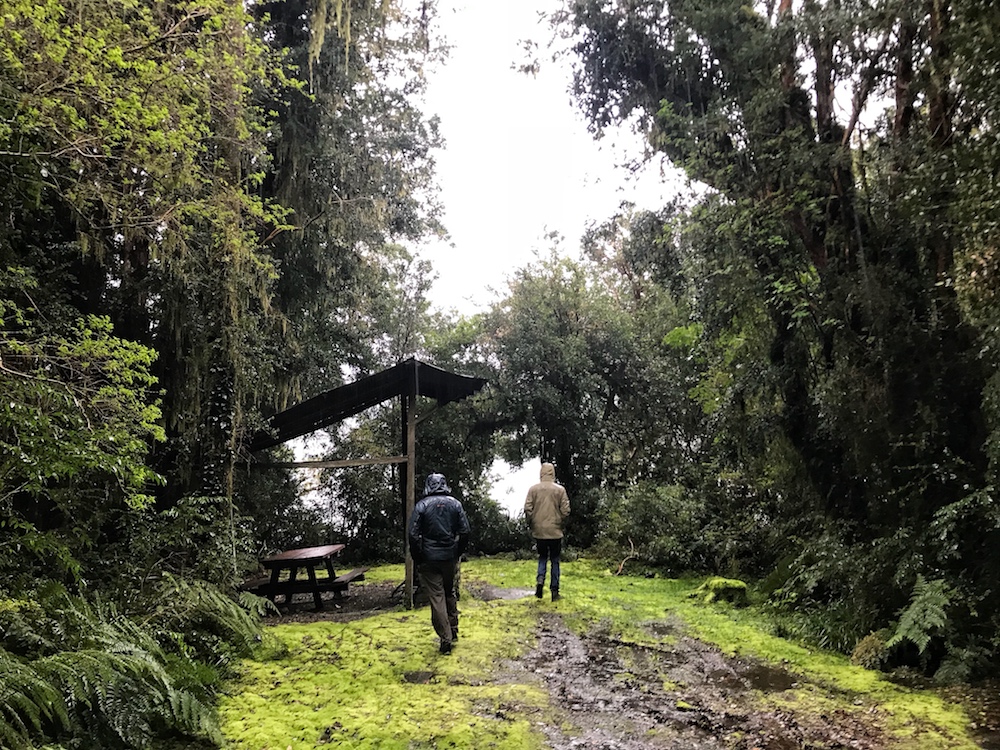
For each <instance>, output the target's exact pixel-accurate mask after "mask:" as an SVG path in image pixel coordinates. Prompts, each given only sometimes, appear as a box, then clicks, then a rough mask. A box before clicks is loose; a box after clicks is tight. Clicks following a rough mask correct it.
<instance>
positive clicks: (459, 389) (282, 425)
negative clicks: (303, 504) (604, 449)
mask: <svg viewBox="0 0 1000 750" xmlns="http://www.w3.org/2000/svg"><path fill="white" fill-rule="evenodd" d="M484 385H486V381H485V380H484V379H483V378H475V377H470V376H468V375H458V374H456V373H453V372H448V371H447V370H442V369H441V368H439V367H434V366H433V365H429V364H427V363H426V362H421V361H420V360H417V359H414V358H412V357H411V358H410V359H407V360H404V361H403V362H400V363H399V364H397V365H395V366H393V367H390V368H389V369H388V370H383V371H382V372H378V373H375V374H374V375H369V376H367V377H364V378H361V379H360V380H356V381H354V382H353V383H348V384H347V385H342V386H340V387H339V388H333V389H332V390H329V391H326V392H325V393H321V394H319V395H318V396H313V397H312V398H310V399H307V400H306V401H303V402H301V403H299V404H296V405H295V406H292V407H290V408H288V409H285V410H284V411H282V412H278V413H277V414H275V415H274V416H272V417H271V418H270V419H269V420H268V427H267V429H266V430H264V431H262V432H260V433H259V434H257V435H256V436H255V437H254V439H253V440H252V441H251V443H250V450H251V451H259V450H264V449H265V448H271V447H274V446H275V445H280V444H281V443H284V442H287V441H288V440H293V439H295V438H297V437H302V436H303V435H308V434H309V433H310V432H313V431H315V430H319V429H322V428H324V427H328V426H330V425H332V424H334V423H336V422H340V421H342V420H344V419H347V418H348V417H352V416H354V415H355V414H360V413H361V412H363V411H364V410H365V409H368V408H370V407H372V406H375V405H376V404H380V403H382V402H383V401H388V400H389V399H390V398H395V397H398V398H399V400H400V407H401V413H402V420H401V421H402V425H401V432H402V440H401V448H402V451H403V452H402V453H401V454H400V455H397V456H373V457H371V458H365V459H359V460H353V461H295V462H287V463H279V464H269V465H270V466H275V467H279V468H317V469H326V468H338V467H348V466H364V465H371V464H404V465H405V466H406V470H405V472H404V480H403V482H402V489H401V491H402V494H403V508H404V516H403V539H404V541H403V545H404V550H405V559H406V584H405V585H406V602H407V605H409V606H412V604H413V558H412V557H411V556H410V549H409V543H408V541H407V538H406V537H407V534H406V529H407V528H408V527H409V522H410V515H411V513H412V512H413V506H414V502H415V498H416V478H415V471H416V437H417V424H418V423H419V422H420V421H422V420H423V419H425V418H426V417H427V416H429V413H428V414H424V415H423V416H422V417H417V414H416V404H417V396H425V397H428V398H433V399H434V400H436V401H437V405H436V406H435V409H436V408H438V407H440V406H444V405H445V404H450V403H452V402H454V401H460V400H462V399H463V398H467V397H468V396H471V395H472V394H474V393H476V392H477V391H478V390H480V389H481V388H482V387H483V386H484Z"/></svg>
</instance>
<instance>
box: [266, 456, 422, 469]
mask: <svg viewBox="0 0 1000 750" xmlns="http://www.w3.org/2000/svg"><path fill="white" fill-rule="evenodd" d="M408 460H409V459H408V458H407V457H406V456H378V457H376V458H353V459H345V460H343V461H282V462H279V463H259V464H256V466H260V467H261V468H265V469H342V468H345V467H348V466H374V465H377V464H405V463H406V462H407V461H408Z"/></svg>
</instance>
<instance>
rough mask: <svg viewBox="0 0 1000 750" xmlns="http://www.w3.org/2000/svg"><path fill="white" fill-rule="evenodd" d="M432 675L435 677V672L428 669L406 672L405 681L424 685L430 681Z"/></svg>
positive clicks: (404, 674)
mask: <svg viewBox="0 0 1000 750" xmlns="http://www.w3.org/2000/svg"><path fill="white" fill-rule="evenodd" d="M432 677H434V673H433V672H428V671H426V670H425V671H419V672H404V673H403V682H409V683H412V684H414V685H424V684H426V683H428V682H430V681H431V678H432Z"/></svg>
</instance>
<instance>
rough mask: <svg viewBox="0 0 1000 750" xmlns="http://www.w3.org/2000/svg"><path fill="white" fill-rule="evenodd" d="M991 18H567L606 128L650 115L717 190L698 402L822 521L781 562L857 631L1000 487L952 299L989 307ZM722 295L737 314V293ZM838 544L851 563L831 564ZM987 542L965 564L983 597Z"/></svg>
mask: <svg viewBox="0 0 1000 750" xmlns="http://www.w3.org/2000/svg"><path fill="white" fill-rule="evenodd" d="M980 12H984V13H985V15H982V16H981V15H979V13H980ZM994 19H995V12H994V11H992V10H991V11H988V12H987V11H985V7H984V6H983V4H982V3H976V2H970V3H966V2H931V3H926V4H912V3H893V2H827V3H820V2H816V1H813V0H810V1H808V2H804V3H802V4H800V5H797V6H793V4H792V3H791V2H786V1H784V0H782V1H781V2H778V3H768V4H755V5H750V4H745V3H742V4H741V3H739V2H735V0H734V1H731V2H729V1H724V2H717V3H711V4H707V5H706V4H705V3H699V2H694V1H693V0H692V1H690V2H689V1H686V0H681V2H670V3H666V2H656V1H653V0H650V1H643V2H610V3H609V2H599V1H598V0H593V1H592V0H582V1H581V2H578V3H575V4H574V5H573V6H572V8H571V9H569V10H567V11H566V12H565V13H563V14H560V15H559V16H558V17H557V19H556V21H557V23H558V24H559V25H560V27H561V28H562V29H563V30H564V32H565V34H566V35H567V36H568V37H569V38H570V39H571V40H572V42H573V44H574V50H575V54H576V57H577V61H578V63H577V67H576V73H575V79H574V88H575V92H576V94H577V97H578V99H579V102H580V105H581V107H582V109H583V110H584V112H585V113H586V115H587V117H588V118H589V121H590V123H591V125H592V127H593V128H594V130H595V131H600V130H601V129H602V128H604V127H606V126H607V125H609V124H611V123H613V122H620V121H625V120H627V119H629V118H632V117H635V118H637V119H638V121H639V123H640V127H641V128H643V130H644V132H645V134H646V135H647V136H648V138H649V140H650V143H651V144H652V145H653V146H654V147H655V148H656V149H658V150H659V151H661V152H662V153H663V154H664V155H665V156H666V157H667V158H669V159H670V160H671V161H672V162H673V163H674V164H675V165H677V166H679V167H682V168H683V169H685V170H686V171H687V173H688V175H689V176H690V177H691V178H692V179H694V180H697V181H699V182H701V183H703V184H705V185H706V186H708V188H709V191H708V192H707V194H706V197H705V198H704V199H703V200H702V201H701V202H700V204H699V205H698V206H697V207H696V208H695V209H694V210H692V211H691V212H689V219H688V221H687V222H686V223H687V225H688V227H689V229H688V231H689V232H693V233H696V234H695V235H691V236H697V235H700V237H701V239H700V241H699V242H698V250H699V252H700V254H701V256H702V257H703V258H704V259H705V262H706V265H705V266H704V268H705V271H706V272H707V273H706V275H704V276H703V278H705V279H706V281H705V283H704V286H703V287H702V288H700V289H699V291H698V292H697V296H698V298H699V299H700V301H701V304H700V306H699V318H698V319H697V322H698V323H699V324H701V325H702V326H703V328H702V331H703V334H704V339H703V344H702V351H703V352H704V354H705V355H706V356H707V357H708V359H707V360H706V364H708V363H711V362H714V363H716V364H715V365H714V366H712V367H710V368H706V369H705V371H704V376H703V382H702V384H701V385H700V386H699V388H698V391H697V394H698V396H699V398H700V399H701V400H702V402H703V403H705V404H706V405H709V404H711V405H712V408H713V409H714V410H715V413H716V415H717V417H716V418H717V419H718V424H719V427H720V428H724V429H721V430H720V433H719V435H720V438H721V441H722V442H723V443H724V444H728V446H729V449H728V451H727V452H726V453H725V454H722V456H720V457H723V458H724V459H725V461H726V463H727V465H728V466H729V467H731V468H733V469H737V470H739V472H740V473H741V475H743V476H745V477H747V478H748V479H749V480H750V482H751V483H752V485H753V486H755V487H756V488H757V490H758V491H760V492H763V491H769V490H773V491H777V492H779V493H781V496H782V497H783V498H784V499H783V501H782V502H783V505H784V508H785V511H786V512H785V513H783V514H782V515H783V516H784V517H785V518H788V519H800V521H801V522H802V523H804V524H806V527H805V529H804V530H805V535H804V540H803V541H798V542H796V541H792V543H791V544H789V545H788V546H787V547H786V548H785V550H786V551H789V552H792V553H795V552H796V551H797V552H799V553H801V557H800V563H799V570H800V571H801V572H802V576H801V577H800V578H799V579H798V580H799V581H800V582H805V581H812V583H811V584H808V585H809V590H808V591H807V592H806V593H807V595H808V597H812V598H814V599H816V600H825V601H838V600H842V601H845V602H848V604H847V606H848V607H849V608H851V609H852V611H853V612H854V616H855V617H856V619H855V621H854V624H855V627H856V628H858V629H859V628H860V627H863V623H866V622H867V613H870V612H876V613H878V614H877V616H876V619H881V620H882V621H883V622H884V621H891V620H892V618H893V617H894V615H895V612H896V611H897V610H898V609H900V608H902V607H903V606H904V605H905V603H906V601H907V600H908V598H909V593H910V591H909V589H910V587H911V586H912V585H914V583H915V581H916V580H917V579H916V574H917V573H918V572H921V571H922V570H923V571H924V572H925V573H926V578H927V579H928V580H931V579H935V580H936V579H938V578H939V576H938V575H937V574H938V569H937V568H938V566H940V565H942V564H944V559H945V557H947V555H943V554H942V553H944V549H943V548H941V547H939V546H938V540H937V539H936V538H935V537H934V535H933V534H929V533H928V531H929V529H930V528H931V526H932V524H934V523H935V519H938V518H940V514H942V513H947V512H948V509H950V508H954V507H957V506H956V504H958V505H962V506H963V507H967V506H968V503H969V499H970V498H971V496H970V492H972V493H975V492H977V491H978V490H980V489H985V488H987V487H991V486H992V485H993V479H992V470H991V469H990V468H989V456H988V450H987V448H988V445H989V444H990V441H989V437H988V436H989V432H988V429H987V424H988V422H987V419H992V417H990V412H991V410H992V409H991V407H989V409H987V408H984V401H983V393H984V387H985V386H986V383H987V378H988V373H989V370H988V368H986V367H984V364H985V363H984V361H983V360H982V359H981V358H980V344H979V342H978V341H977V336H976V331H975V330H974V329H973V328H972V326H970V322H972V323H974V322H976V321H974V320H973V319H972V318H969V317H967V316H965V315H963V312H962V302H963V300H962V299H961V298H960V297H959V296H958V295H957V294H956V287H957V288H959V289H962V288H965V289H969V290H970V291H971V289H972V288H973V287H976V288H977V289H978V291H977V292H976V293H973V294H972V296H971V297H969V301H970V303H971V304H974V303H972V300H973V299H975V298H976V295H978V294H980V293H983V292H985V290H986V288H987V286H988V285H986V286H984V285H982V284H980V283H972V284H969V285H967V286H966V285H965V284H964V279H963V270H962V266H961V265H960V264H957V262H956V261H958V260H961V259H962V258H963V257H965V252H966V247H967V248H968V249H969V250H972V249H973V248H974V247H979V248H981V247H982V246H983V245H982V242H983V240H984V238H985V237H988V236H990V235H989V231H990V230H989V229H987V228H986V227H983V226H982V225H981V224H978V223H973V224H972V225H971V226H969V225H965V224H964V222H966V221H969V220H970V218H971V216H972V214H971V213H969V212H967V211H966V209H967V208H968V207H970V205H971V204H970V203H969V201H970V200H971V201H973V202H978V201H979V200H980V199H981V198H983V197H985V198H986V199H987V200H988V199H990V198H991V196H992V193H991V192H986V193H983V192H978V193H977V194H976V195H977V197H976V198H973V197H972V195H973V193H972V192H966V188H967V187H971V186H973V185H977V184H982V183H981V182H980V181H981V179H982V176H983V172H982V166H981V164H982V163H983V162H981V161H979V159H980V158H985V160H986V163H991V160H992V159H995V149H994V148H993V138H992V135H991V134H987V133H988V131H991V130H992V128H991V127H990V123H991V122H992V114H993V113H992V105H991V104H989V103H988V102H989V101H990V100H989V98H988V96H985V94H987V91H988V90H990V88H991V86H992V84H986V83H985V81H984V79H983V77H982V76H981V75H979V74H978V73H976V72H973V70H972V67H973V65H972V62H971V61H972V60H973V59H976V60H977V62H976V63H975V65H976V66H979V70H982V69H983V68H982V67H981V55H983V54H986V55H987V59H992V58H991V57H990V55H991V54H992V53H990V52H988V51H987V50H988V49H991V45H989V44H987V42H986V40H987V38H988V34H989V33H990V32H989V31H988V29H990V28H991V26H990V24H991V21H992V20H994ZM987 67H988V66H987ZM844 92H848V93H849V94H850V97H851V100H850V104H849V105H848V106H846V107H840V108H838V106H836V105H837V104H838V97H841V98H842V96H843V94H844ZM973 154H975V156H973ZM973 190H975V188H973ZM978 207H979V208H980V209H981V208H982V203H978ZM972 237H975V238H976V239H975V240H974V241H970V240H971V238H972ZM963 242H964V243H967V244H966V245H965V247H963V244H962V243H963ZM987 242H988V241H987ZM983 257H984V256H983V254H982V253H981V252H980V253H979V255H978V256H977V260H975V261H973V265H975V264H976V263H982V258H983ZM986 257H988V256H986ZM962 262H965V261H962ZM980 268H982V266H980ZM734 273H735V274H741V277H740V278H736V277H735V276H734ZM725 280H728V282H729V284H728V285H729V287H730V288H734V289H738V290H739V297H737V300H738V301H739V304H738V305H737V304H734V303H733V301H732V300H727V299H725V298H722V297H720V296H718V295H717V293H716V292H717V290H718V288H719V285H720V283H721V282H723V281H725ZM987 293H988V292H987ZM747 334H749V335H747ZM765 337H766V338H765ZM748 344H752V346H749V347H748ZM744 356H749V359H748V360H743V357H744ZM737 363H739V364H742V365H743V369H742V370H741V371H739V372H737V371H735V365H736V364H737ZM977 507H979V506H977ZM810 527H811V528H812V529H813V530H812V531H809V528H810ZM816 529H823V530H824V531H822V532H817V531H816ZM824 535H826V536H824ZM788 539H789V540H795V539H803V537H797V536H795V535H789V536H788ZM824 539H826V540H829V539H836V540H838V541H837V542H836V543H837V544H840V543H843V544H844V545H845V548H847V549H849V550H852V551H851V552H849V553H847V554H846V555H845V556H840V557H836V558H835V557H834V556H830V555H827V556H824V555H823V554H822V552H821V551H819V550H818V549H817V546H816V545H818V544H820V543H825V542H823V540H824ZM891 540H895V541H891ZM903 540H909V541H903ZM971 541H972V539H971V538H966V540H965V542H966V543H968V542H971ZM880 544H883V545H885V547H884V548H883V549H885V550H889V549H891V550H892V552H891V553H887V554H877V553H874V552H872V551H871V550H873V549H874V548H877V547H878V545H880ZM962 544H963V543H961V542H959V543H958V545H959V547H960V548H961V546H962ZM978 544H979V542H976V543H975V544H974V545H972V546H969V547H968V548H967V549H961V551H958V550H952V551H950V552H949V553H948V555H952V557H951V559H950V562H949V563H948V567H949V568H950V569H951V570H952V571H953V572H952V575H955V576H959V577H961V578H962V579H963V580H965V581H966V582H967V583H968V580H969V579H968V578H967V576H966V574H965V573H960V572H959V569H960V568H961V563H959V561H960V560H965V561H966V562H968V561H969V560H971V555H972V554H974V549H976V548H978ZM928 546H929V547H931V548H933V549H936V550H937V553H936V556H933V557H934V559H933V560H929V559H928V558H927V557H926V556H925V555H924V554H923V552H922V550H924V549H926V548H927V547H928ZM967 554H968V555H970V557H966V555H967ZM817 555H819V557H817ZM820 558H822V560H823V561H820ZM858 559H864V560H865V561H866V564H862V565H860V566H850V565H847V564H846V563H847V562H848V561H850V560H858ZM835 560H839V561H840V562H834V561H835ZM956 564H957V567H956ZM862 575H863V576H864V577H865V579H866V580H867V581H870V580H871V579H872V577H874V578H875V579H876V580H878V581H879V582H880V584H879V585H876V586H871V585H867V584H866V583H864V582H863V581H862V580H861V579H860V576H862ZM977 580H978V581H979V582H978V583H976V584H969V587H970V589H975V590H978V591H980V592H982V591H985V588H986V587H985V579H983V578H977ZM817 581H821V582H822V583H821V584H819V585H817V584H816V582H817ZM891 581H896V582H898V583H890V582H891ZM972 598H973V599H974V600H975V601H976V602H978V603H981V600H980V599H979V598H978V594H977V595H974V596H973V597H972ZM971 609H978V607H977V605H971V606H970V610H971ZM978 611H988V612H990V613H995V612H996V602H993V603H992V604H990V605H989V606H987V607H984V608H982V609H978ZM966 614H970V613H966ZM992 616H993V614H990V615H985V617H986V618H987V619H989V618H990V617H992ZM979 617H982V616H979ZM977 619H978V618H977V616H972V617H971V619H970V620H968V621H966V622H965V624H963V625H961V626H956V627H957V628H958V629H965V630H964V632H965V633H966V634H967V635H968V634H969V633H971V632H972V631H971V630H970V629H969V628H970V627H974V628H978V627H980V626H981V625H982V624H983V620H981V619H978V622H979V624H977V625H975V626H972V625H971V624H970V623H971V622H973V621H977ZM858 629H855V630H854V632H853V635H854V636H855V637H858V636H860V635H863V634H864V633H863V632H859V630H858ZM848 630H850V627H848ZM850 637H851V636H850V635H847V636H845V638H847V639H849V638H850ZM957 652H958V648H957V647H956V653H957Z"/></svg>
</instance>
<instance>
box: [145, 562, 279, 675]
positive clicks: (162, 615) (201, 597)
mask: <svg viewBox="0 0 1000 750" xmlns="http://www.w3.org/2000/svg"><path fill="white" fill-rule="evenodd" d="M241 604H243V605H249V606H248V607H245V606H241ZM261 606H262V605H261V603H260V597H253V598H252V599H251V598H248V597H241V598H240V601H239V602H237V601H235V600H234V599H232V597H230V596H228V595H227V594H226V593H225V592H223V591H222V590H220V589H219V588H218V587H216V586H214V585H212V584H210V583H207V582H205V581H188V580H185V579H183V578H178V577H177V576H172V575H170V574H166V575H164V577H163V579H162V581H161V583H160V587H159V604H158V606H157V607H156V608H155V610H154V612H153V613H152V618H153V619H154V620H155V622H156V623H157V624H158V625H159V626H160V627H163V628H165V629H166V630H169V631H172V632H175V633H187V632H190V631H191V630H192V629H203V630H207V631H210V632H211V633H212V634H213V635H215V636H217V637H219V638H221V639H223V640H224V641H225V642H226V643H227V644H228V645H229V647H234V648H235V651H236V653H237V654H238V655H240V656H249V655H251V654H252V653H253V651H254V649H256V648H257V646H258V645H259V644H260V642H261V638H262V631H263V626H262V625H261V620H260V614H259V613H260V612H261ZM202 656H207V655H204V654H203V655H202Z"/></svg>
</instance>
